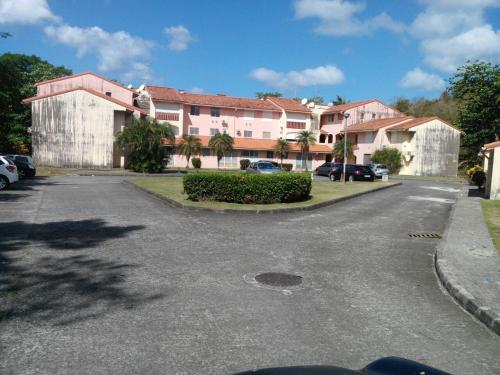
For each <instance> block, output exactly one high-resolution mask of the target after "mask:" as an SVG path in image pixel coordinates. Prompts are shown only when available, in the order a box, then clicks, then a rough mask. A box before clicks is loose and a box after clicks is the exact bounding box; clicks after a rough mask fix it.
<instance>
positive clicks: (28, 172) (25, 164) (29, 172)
mask: <svg viewBox="0 0 500 375" xmlns="http://www.w3.org/2000/svg"><path fill="white" fill-rule="evenodd" d="M7 157H8V158H9V159H10V160H12V161H13V162H14V164H16V167H17V173H18V175H19V178H20V179H22V178H26V177H34V176H35V175H36V168H35V166H34V165H33V160H32V159H31V157H30V156H26V155H7Z"/></svg>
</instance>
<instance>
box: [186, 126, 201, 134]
mask: <svg viewBox="0 0 500 375" xmlns="http://www.w3.org/2000/svg"><path fill="white" fill-rule="evenodd" d="M189 134H193V135H198V134H200V128H193V127H190V128H189Z"/></svg>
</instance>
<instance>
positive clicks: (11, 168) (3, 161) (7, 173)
mask: <svg viewBox="0 0 500 375" xmlns="http://www.w3.org/2000/svg"><path fill="white" fill-rule="evenodd" d="M17 181H19V176H18V175H17V167H16V165H15V164H14V162H13V161H12V160H10V159H9V158H8V157H6V156H4V155H0V190H4V189H7V188H8V187H9V186H10V184H13V183H15V182H17Z"/></svg>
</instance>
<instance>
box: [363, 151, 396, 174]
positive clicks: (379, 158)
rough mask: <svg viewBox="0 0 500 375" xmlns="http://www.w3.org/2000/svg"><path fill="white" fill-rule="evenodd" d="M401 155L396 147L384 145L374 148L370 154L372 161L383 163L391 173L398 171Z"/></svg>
mask: <svg viewBox="0 0 500 375" xmlns="http://www.w3.org/2000/svg"><path fill="white" fill-rule="evenodd" d="M402 158H403V155H401V151H399V150H398V149H397V148H392V147H386V148H383V149H380V150H376V151H375V152H374V153H373V155H372V158H371V159H372V162H374V163H377V164H385V165H387V168H388V169H389V172H391V173H398V172H399V170H400V169H401V167H402V166H403V163H402Z"/></svg>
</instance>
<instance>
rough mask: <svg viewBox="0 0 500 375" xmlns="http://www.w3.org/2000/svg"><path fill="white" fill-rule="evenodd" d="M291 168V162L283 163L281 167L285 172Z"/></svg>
mask: <svg viewBox="0 0 500 375" xmlns="http://www.w3.org/2000/svg"><path fill="white" fill-rule="evenodd" d="M292 168H293V164H288V163H283V165H282V166H281V169H282V170H283V171H285V172H290V171H291V170H292Z"/></svg>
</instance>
